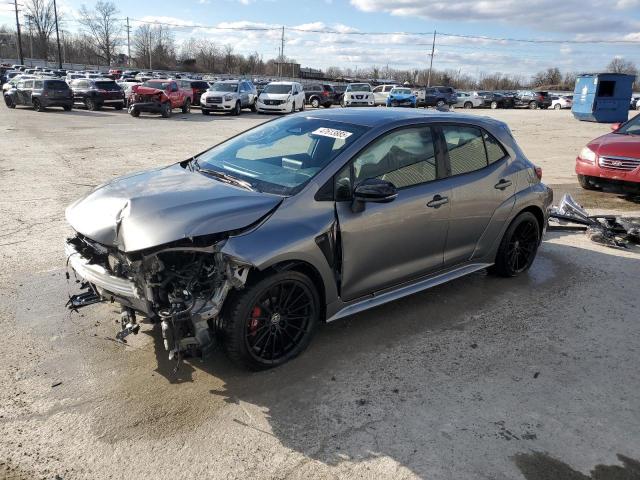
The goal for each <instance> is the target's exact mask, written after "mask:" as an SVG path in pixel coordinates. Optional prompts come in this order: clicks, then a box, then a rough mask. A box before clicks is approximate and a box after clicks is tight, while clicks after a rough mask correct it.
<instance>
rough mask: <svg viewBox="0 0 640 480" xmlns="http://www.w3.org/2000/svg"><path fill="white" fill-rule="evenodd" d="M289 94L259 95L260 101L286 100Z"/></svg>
mask: <svg viewBox="0 0 640 480" xmlns="http://www.w3.org/2000/svg"><path fill="white" fill-rule="evenodd" d="M290 95H291V93H264V92H262V93H261V94H260V100H286V99H287V98H289V96H290Z"/></svg>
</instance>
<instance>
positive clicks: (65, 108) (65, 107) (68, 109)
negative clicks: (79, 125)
mask: <svg viewBox="0 0 640 480" xmlns="http://www.w3.org/2000/svg"><path fill="white" fill-rule="evenodd" d="M62 108H64V111H65V112H70V111H71V110H72V108H73V107H72V106H71V105H65V106H64V107H62Z"/></svg>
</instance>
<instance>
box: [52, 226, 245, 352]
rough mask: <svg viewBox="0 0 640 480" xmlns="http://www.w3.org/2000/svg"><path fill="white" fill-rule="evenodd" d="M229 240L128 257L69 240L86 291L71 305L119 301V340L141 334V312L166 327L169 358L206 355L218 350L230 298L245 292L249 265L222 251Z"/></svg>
mask: <svg viewBox="0 0 640 480" xmlns="http://www.w3.org/2000/svg"><path fill="white" fill-rule="evenodd" d="M224 242H225V239H224V238H218V239H210V243H209V244H202V245H200V244H194V243H193V242H176V243H175V244H173V245H168V246H164V247H158V248H153V249H148V250H145V251H139V252H132V253H124V252H122V251H120V250H118V249H117V248H116V247H109V246H105V245H102V244H99V243H97V242H95V241H92V240H91V239H89V238H87V237H85V236H83V235H81V234H77V235H76V236H74V237H72V238H69V239H68V240H67V242H66V245H65V253H66V256H67V265H68V267H69V268H70V269H71V270H73V272H72V274H73V275H74V276H75V277H76V279H77V280H78V282H79V283H80V284H81V286H82V288H84V289H85V290H86V291H85V292H84V293H81V294H78V295H74V296H72V297H71V298H70V299H69V302H68V304H67V305H68V306H69V308H71V309H77V308H80V307H83V306H86V305H90V304H92V303H97V302H101V301H111V302H116V303H119V304H120V305H121V306H122V315H121V331H120V332H119V333H118V335H117V337H118V338H119V339H124V337H126V336H127V335H128V334H129V333H137V331H138V328H139V327H138V325H137V322H136V314H142V315H143V316H145V317H147V318H148V319H149V320H150V321H152V322H154V323H159V324H160V325H161V327H162V336H163V339H164V345H165V348H166V349H167V351H168V352H169V358H170V359H171V358H175V357H177V358H180V357H182V356H183V355H189V356H193V355H206V354H207V353H208V352H209V351H211V350H212V349H213V347H214V346H215V335H216V334H215V332H216V326H217V321H218V319H219V316H220V313H221V310H222V306H223V304H224V301H225V299H226V297H227V295H228V294H229V292H230V291H231V290H232V289H234V288H237V289H240V288H243V286H244V284H245V282H246V280H247V276H248V273H249V266H248V265H245V264H242V263H240V262H238V261H235V260H234V259H232V258H230V257H229V256H227V255H225V254H223V253H221V251H220V249H221V248H222V246H223V245H224ZM187 243H190V244H187Z"/></svg>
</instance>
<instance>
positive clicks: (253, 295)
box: [223, 271, 320, 370]
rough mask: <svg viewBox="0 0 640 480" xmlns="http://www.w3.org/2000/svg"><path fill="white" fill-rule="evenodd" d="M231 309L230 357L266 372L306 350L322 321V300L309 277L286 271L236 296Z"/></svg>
mask: <svg viewBox="0 0 640 480" xmlns="http://www.w3.org/2000/svg"><path fill="white" fill-rule="evenodd" d="M225 309H226V310H225V314H224V324H223V330H224V345H225V350H226V352H227V355H228V356H229V357H230V358H231V359H232V360H234V361H236V362H238V363H241V364H244V365H245V366H248V367H249V368H252V369H254V370H261V369H265V368H271V367H275V366H278V365H280V364H282V363H285V362H286V361H288V360H290V359H292V358H294V357H295V356H297V355H298V354H299V353H300V352H302V350H304V349H305V348H306V346H307V345H308V344H309V341H310V340H311V336H312V335H313V331H314V330H315V326H316V324H317V322H318V318H319V314H320V301H319V296H318V294H317V292H316V289H315V287H314V285H313V283H312V282H311V281H310V280H309V278H308V277H306V276H305V275H303V274H301V273H299V272H295V271H284V272H279V273H276V274H273V275H270V276H267V277H265V278H263V279H262V280H260V281H258V282H257V283H254V284H253V285H250V286H249V287H245V289H243V290H241V291H238V292H236V293H235V295H234V297H233V298H231V299H230V302H229V306H228V307H225Z"/></svg>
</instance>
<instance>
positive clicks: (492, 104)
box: [491, 102, 498, 110]
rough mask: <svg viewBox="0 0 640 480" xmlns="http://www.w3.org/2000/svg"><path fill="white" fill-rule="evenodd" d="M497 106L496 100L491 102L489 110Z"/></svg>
mask: <svg viewBox="0 0 640 480" xmlns="http://www.w3.org/2000/svg"><path fill="white" fill-rule="evenodd" d="M496 108H498V102H491V110H495V109H496Z"/></svg>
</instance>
